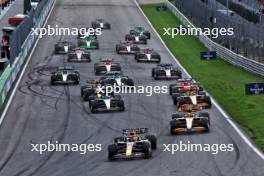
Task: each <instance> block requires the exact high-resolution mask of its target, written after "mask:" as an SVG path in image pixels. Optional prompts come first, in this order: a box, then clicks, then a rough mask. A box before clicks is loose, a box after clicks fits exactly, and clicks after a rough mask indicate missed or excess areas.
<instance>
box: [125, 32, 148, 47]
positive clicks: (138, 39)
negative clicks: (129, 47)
mask: <svg viewBox="0 0 264 176" xmlns="http://www.w3.org/2000/svg"><path fill="white" fill-rule="evenodd" d="M125 39H126V41H129V42H132V43H134V44H144V45H146V44H147V43H148V41H147V37H146V36H145V35H131V34H127V35H126V37H125Z"/></svg>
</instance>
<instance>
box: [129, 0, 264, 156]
mask: <svg viewBox="0 0 264 176" xmlns="http://www.w3.org/2000/svg"><path fill="white" fill-rule="evenodd" d="M134 2H135V3H136V5H137V7H138V9H139V10H140V12H141V13H142V14H143V16H144V17H145V18H146V20H147V22H148V23H149V25H150V26H151V28H152V29H153V31H154V32H155V33H156V35H157V36H158V38H159V39H160V41H161V43H162V44H163V45H164V47H165V48H166V50H167V51H168V52H169V54H170V55H171V56H172V58H173V59H174V60H175V61H176V63H177V64H178V65H179V67H180V68H181V69H182V70H183V72H184V73H186V75H187V76H188V77H189V78H191V75H190V74H189V73H188V72H187V70H186V69H185V68H184V67H183V66H182V65H181V64H180V62H179V61H178V60H177V59H176V57H175V56H174V55H173V54H172V52H171V51H170V50H169V48H168V47H167V45H166V44H165V42H164V41H163V40H162V38H161V37H160V35H159V33H158V32H157V31H156V29H155V28H154V26H153V25H152V24H151V22H150V21H149V19H148V17H147V16H146V15H145V13H144V12H143V10H142V9H141V8H140V6H139V4H138V2H137V0H134ZM209 95H210V94H209ZM210 96H211V95H210ZM211 97H212V96H211ZM211 99H212V103H213V104H214V105H215V107H216V108H217V109H218V110H219V112H220V113H221V114H222V115H223V116H224V118H225V119H226V120H227V122H228V123H229V124H230V125H231V126H232V127H233V128H234V129H235V131H236V132H237V133H238V134H239V136H240V137H241V138H242V139H243V140H244V141H245V142H246V144H248V146H249V147H250V148H251V149H252V150H253V151H254V152H255V153H256V154H257V155H258V156H260V158H261V159H262V160H264V154H263V153H262V151H260V150H259V149H258V148H257V147H256V146H255V145H254V144H253V143H252V142H251V141H250V139H248V137H247V136H246V135H245V134H244V133H243V132H242V130H241V129H240V128H239V127H238V126H237V125H236V124H235V123H234V122H233V121H232V119H231V117H230V116H229V115H228V114H227V113H226V112H225V111H224V110H223V109H222V108H221V107H220V105H219V104H218V103H217V102H216V100H215V99H214V98H213V97H212V98H211Z"/></svg>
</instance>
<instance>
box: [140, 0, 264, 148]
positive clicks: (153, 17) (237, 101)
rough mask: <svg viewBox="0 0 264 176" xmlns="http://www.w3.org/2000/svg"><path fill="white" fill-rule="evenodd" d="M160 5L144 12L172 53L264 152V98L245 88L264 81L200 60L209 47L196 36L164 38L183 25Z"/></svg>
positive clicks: (219, 63) (218, 62) (146, 7)
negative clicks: (167, 33)
mask: <svg viewBox="0 0 264 176" xmlns="http://www.w3.org/2000/svg"><path fill="white" fill-rule="evenodd" d="M156 5H157V4H147V5H142V6H141V8H142V10H143V11H144V13H145V14H146V16H147V17H148V19H149V20H150V22H151V23H152V25H153V26H154V28H155V29H156V30H157V32H158V33H159V35H160V36H161V38H162V39H163V40H164V42H165V43H166V45H167V46H168V48H169V49H170V50H171V52H172V53H173V54H174V55H175V56H176V58H177V59H178V60H179V62H180V63H181V64H182V65H183V66H184V67H185V68H186V70H187V71H188V72H189V73H190V74H191V75H192V77H193V78H194V79H195V80H198V81H199V82H200V83H201V84H202V85H203V86H204V87H205V88H206V90H207V91H208V92H209V93H210V94H211V95H212V96H213V97H214V98H215V99H216V100H217V101H218V102H219V104H220V105H221V106H222V107H223V108H224V109H225V110H226V111H227V112H228V113H229V114H230V115H231V116H232V118H233V119H234V120H235V121H236V122H237V123H239V124H240V125H241V126H242V128H243V129H244V130H245V131H246V132H247V133H248V134H249V135H250V136H251V137H252V139H253V140H254V141H255V142H256V144H257V145H258V146H259V147H260V148H261V149H262V150H263V151H264V128H263V124H264V96H263V95H258V96H257V95H254V96H246V95H245V90H244V87H245V84H246V83H251V82H264V79H263V78H261V77H258V76H256V75H253V74H251V73H249V72H247V71H245V70H243V69H241V68H238V67H235V66H233V65H231V64H229V63H228V62H225V61H224V60H222V59H216V60H211V61H202V60H200V52H201V51H206V50H207V49H206V48H205V46H204V45H203V44H202V43H201V42H200V41H199V40H198V39H196V38H195V37H193V36H177V37H175V38H174V39H173V38H171V37H170V36H168V35H166V36H164V35H163V33H164V30H163V28H173V27H177V26H179V25H181V22H180V21H179V20H178V19H177V18H176V17H175V16H174V15H173V14H172V13H171V12H169V11H165V12H158V11H157V10H156V8H155V7H156Z"/></svg>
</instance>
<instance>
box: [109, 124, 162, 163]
mask: <svg viewBox="0 0 264 176" xmlns="http://www.w3.org/2000/svg"><path fill="white" fill-rule="evenodd" d="M156 148H157V138H156V136H154V135H150V134H148V129H147V128H135V129H124V130H123V136H120V137H116V138H115V139H114V144H110V145H109V146H108V159H109V160H110V161H113V160H116V159H131V158H144V159H148V158H150V157H151V156H152V150H155V149H156Z"/></svg>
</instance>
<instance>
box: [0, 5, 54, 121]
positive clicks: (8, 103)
mask: <svg viewBox="0 0 264 176" xmlns="http://www.w3.org/2000/svg"><path fill="white" fill-rule="evenodd" d="M55 4H56V0H55V1H54V3H53V5H52V7H51V10H50V12H49V15H48V16H47V18H46V20H45V23H44V27H45V26H46V24H47V22H48V19H49V17H50V15H51V13H52V11H53V8H54V6H55ZM39 39H40V38H39V37H38V39H37V41H36V43H35V44H34V47H33V48H32V50H31V52H30V55H29V56H28V59H27V61H26V63H25V65H24V67H23V70H22V72H21V74H20V75H19V78H18V80H17V82H16V85H15V87H14V89H13V90H12V93H11V95H10V97H9V99H8V102H7V104H6V106H5V108H4V110H3V113H2V115H1V118H0V125H1V124H2V122H3V121H4V118H5V116H6V113H7V111H8V109H9V106H10V105H11V103H12V101H13V99H14V95H15V93H16V90H17V87H18V85H19V83H20V81H21V79H22V77H23V75H24V73H25V71H26V68H27V66H28V63H29V61H30V60H31V57H32V55H33V53H34V51H35V49H36V47H37V44H38V41H39Z"/></svg>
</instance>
